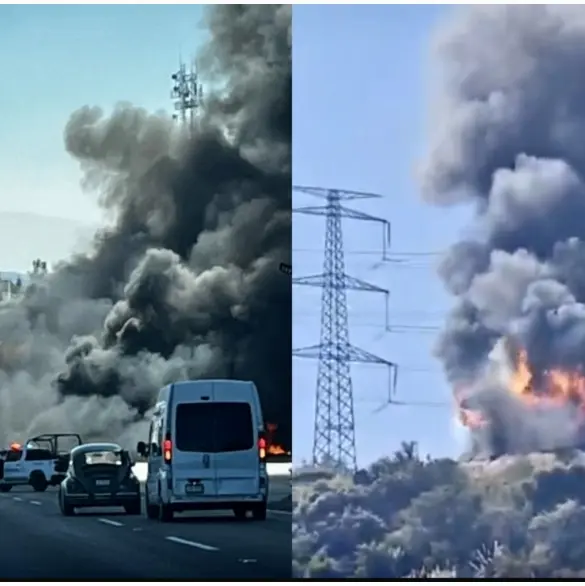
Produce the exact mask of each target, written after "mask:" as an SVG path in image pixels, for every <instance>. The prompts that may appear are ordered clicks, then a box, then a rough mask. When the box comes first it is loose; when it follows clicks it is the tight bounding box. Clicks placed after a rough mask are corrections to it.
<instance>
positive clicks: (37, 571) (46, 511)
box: [0, 482, 291, 581]
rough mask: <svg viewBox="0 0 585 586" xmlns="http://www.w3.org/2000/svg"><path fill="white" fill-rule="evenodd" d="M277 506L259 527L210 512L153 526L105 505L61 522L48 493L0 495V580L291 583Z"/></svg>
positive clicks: (285, 527) (287, 523)
mask: <svg viewBox="0 0 585 586" xmlns="http://www.w3.org/2000/svg"><path fill="white" fill-rule="evenodd" d="M275 486H279V484H278V482H277V483H275ZM280 508H281V507H279V506H278V503H275V506H274V507H273V510H272V511H271V512H270V513H269V514H268V519H267V520H266V521H264V522H255V521H251V520H248V521H237V520H236V519H235V518H234V516H233V515H232V514H231V512H218V513H215V512H213V513H183V514H180V515H177V516H176V518H175V520H174V521H173V522H171V523H160V522H158V521H149V520H148V519H146V517H145V516H140V517H139V516H128V515H125V514H123V513H122V512H118V510H117V509H107V508H104V509H90V510H87V511H85V510H82V511H81V512H79V513H78V514H77V515H75V516H74V517H63V516H62V515H61V513H60V511H59V507H58V504H57V490H56V489H55V488H49V489H48V490H47V492H45V493H36V492H33V491H32V490H31V489H30V488H28V487H22V488H15V489H13V490H12V491H11V492H10V493H7V494H2V493H0V581H6V580H23V579H24V580H42V579H45V580H73V579H74V580H79V581H85V580H140V579H144V580H149V579H151V580H156V579H166V580H195V581H196V580H213V579H218V580H229V579H236V578H240V579H245V580H279V579H280V580H285V579H290V577H291V516H290V514H289V513H288V512H286V511H284V510H278V509H280Z"/></svg>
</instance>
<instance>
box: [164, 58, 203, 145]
mask: <svg viewBox="0 0 585 586" xmlns="http://www.w3.org/2000/svg"><path fill="white" fill-rule="evenodd" d="M171 79H172V80H173V84H174V85H173V89H172V90H171V99H173V100H175V103H174V106H175V111H176V113H175V114H173V119H174V120H178V121H179V122H180V123H181V124H182V126H183V127H184V128H187V129H188V131H189V134H190V135H192V134H193V131H194V128H195V120H196V117H197V115H198V113H199V110H200V109H201V105H202V102H203V87H202V85H201V83H199V74H198V73H197V69H196V67H195V64H194V63H192V64H191V68H190V70H187V66H186V65H185V63H183V60H182V59H181V60H180V61H179V69H178V71H176V72H175V73H173V74H172V75H171Z"/></svg>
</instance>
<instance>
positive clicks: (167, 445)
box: [163, 437, 173, 464]
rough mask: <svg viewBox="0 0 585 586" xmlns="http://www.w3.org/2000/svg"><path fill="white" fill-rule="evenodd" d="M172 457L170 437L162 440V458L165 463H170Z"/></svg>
mask: <svg viewBox="0 0 585 586" xmlns="http://www.w3.org/2000/svg"><path fill="white" fill-rule="evenodd" d="M172 457H173V442H172V441H171V438H170V437H167V439H166V440H165V441H164V442H163V459H164V461H165V462H166V463H167V464H170V462H171V459H172Z"/></svg>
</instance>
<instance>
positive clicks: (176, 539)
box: [165, 535, 219, 551]
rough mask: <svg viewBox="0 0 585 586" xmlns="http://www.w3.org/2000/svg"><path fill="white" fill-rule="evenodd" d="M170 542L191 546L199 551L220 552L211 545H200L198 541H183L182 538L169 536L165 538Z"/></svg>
mask: <svg viewBox="0 0 585 586" xmlns="http://www.w3.org/2000/svg"><path fill="white" fill-rule="evenodd" d="M165 539H167V540H168V541H172V542H174V543H180V544H181V545H189V546H191V547H196V548H197V549H203V550H204V551H219V549H218V548H217V547H213V546H211V545H205V543H198V542H197V541H189V540H188V539H181V538H180V537H173V536H172V535H169V536H168V537H165Z"/></svg>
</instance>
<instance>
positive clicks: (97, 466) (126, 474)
mask: <svg viewBox="0 0 585 586" xmlns="http://www.w3.org/2000/svg"><path fill="white" fill-rule="evenodd" d="M140 503H141V501H140V482H139V480H138V479H137V478H136V476H134V474H133V473H132V460H131V458H130V454H129V453H128V452H127V451H126V450H123V449H122V448H121V447H120V446H119V445H117V444H112V443H93V444H83V445H81V446H77V447H76V448H74V449H73V450H72V451H71V459H70V462H69V468H68V470H67V475H66V477H65V480H63V482H62V483H61V485H60V487H59V507H60V509H61V512H62V513H63V515H66V516H70V515H73V514H74V513H75V509H77V508H86V507H124V509H125V511H126V513H127V514H129V515H140V511H141V507H140Z"/></svg>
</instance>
